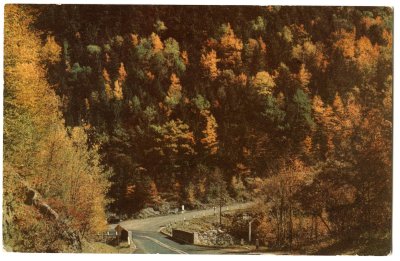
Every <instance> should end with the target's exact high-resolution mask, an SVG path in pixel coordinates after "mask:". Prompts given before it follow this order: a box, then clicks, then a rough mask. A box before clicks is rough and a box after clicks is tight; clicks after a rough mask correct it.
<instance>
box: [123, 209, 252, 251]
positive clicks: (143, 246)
mask: <svg viewBox="0 0 400 261" xmlns="http://www.w3.org/2000/svg"><path fill="white" fill-rule="evenodd" d="M253 204H254V203H241V204H235V205H231V206H228V207H223V208H222V211H226V210H227V209H229V210H237V209H245V208H248V207H250V206H252V205H253ZM217 213H218V211H217ZM213 214H214V210H213V209H206V210H197V211H187V212H185V213H180V214H176V215H168V216H158V217H152V218H146V219H132V220H126V221H123V222H121V223H120V225H121V226H123V227H124V228H125V229H128V230H130V231H132V237H133V241H134V243H135V245H136V247H137V250H136V251H135V253H137V254H224V253H230V252H231V251H232V250H229V249H217V248H211V247H200V246H193V245H188V244H181V243H177V242H175V241H173V240H171V239H170V238H169V237H168V236H165V235H163V234H161V233H159V230H160V228H162V227H163V226H165V225H166V224H168V223H172V222H175V221H181V220H184V219H185V220H190V219H192V218H195V217H200V216H210V215H213Z"/></svg>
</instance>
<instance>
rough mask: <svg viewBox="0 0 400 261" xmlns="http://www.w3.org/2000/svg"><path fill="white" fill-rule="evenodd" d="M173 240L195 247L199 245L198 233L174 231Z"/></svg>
mask: <svg viewBox="0 0 400 261" xmlns="http://www.w3.org/2000/svg"><path fill="white" fill-rule="evenodd" d="M172 238H174V239H176V240H178V241H182V242H185V243H188V244H193V245H197V244H198V243H199V239H198V234H197V232H187V231H183V230H179V229H172Z"/></svg>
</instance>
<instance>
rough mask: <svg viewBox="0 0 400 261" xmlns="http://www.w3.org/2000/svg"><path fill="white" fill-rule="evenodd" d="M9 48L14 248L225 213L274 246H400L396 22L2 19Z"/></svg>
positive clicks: (357, 18)
mask: <svg viewBox="0 0 400 261" xmlns="http://www.w3.org/2000/svg"><path fill="white" fill-rule="evenodd" d="M4 45H5V49H4V77H5V86H4V131H3V133H4V157H3V162H4V169H3V171H4V201H3V211H4V212H3V213H4V214H3V217H4V218H3V220H4V221H3V230H4V235H3V236H4V242H5V244H6V245H9V246H11V247H12V249H13V250H14V251H18V250H24V251H42V252H48V251H68V250H66V249H69V248H71V247H75V248H73V249H75V250H76V251H79V243H77V242H78V241H79V240H80V239H82V238H86V237H90V235H93V234H95V233H97V232H98V231H101V230H102V229H104V228H105V225H106V213H114V214H116V215H118V216H120V217H124V218H130V217H133V216H134V215H135V213H137V212H138V211H140V210H142V209H144V208H148V207H152V208H155V209H157V208H161V207H162V206H163V205H165V204H167V203H168V204H169V205H170V206H172V207H177V206H180V205H181V204H184V205H185V206H186V207H187V208H189V209H194V208H201V207H203V206H204V205H205V204H215V203H216V202H219V201H221V200H223V201H224V202H233V201H255V200H257V201H259V202H262V205H263V206H264V208H263V209H262V210H260V213H259V215H260V219H259V221H257V222H258V223H257V224H255V226H256V229H257V231H258V232H257V233H258V235H259V238H261V239H262V240H264V241H265V242H269V244H275V245H280V246H287V245H292V243H293V244H294V242H298V243H299V242H303V241H304V239H305V238H311V239H312V238H315V237H318V235H328V236H332V237H346V238H353V239H354V238H356V239H367V240H371V239H374V238H380V239H382V238H386V239H387V238H389V239H391V224H392V218H391V217H392V119H393V112H392V108H393V104H392V92H393V86H392V84H393V55H392V53H393V49H392V48H393V10H392V9H390V8H385V7H300V6H297V7H296V6H268V7H267V6H264V7H263V6H201V7H200V6H116V5H114V6H112V5H94V6H92V5H91V6H88V5H31V6H30V5H6V7H5V43H4ZM32 193H33V194H32ZM30 194H31V195H40V200H37V199H36V198H35V200H33V199H32V197H31V202H29V200H28V201H27V198H28V199H29V197H26V195H30ZM43 204H44V205H46V206H47V207H49V208H51V210H52V211H54V213H55V214H49V213H52V212H51V211H50V212H49V210H46V211H43V210H41V209H43V206H42V205H43ZM55 215H57V218H55ZM310 229H311V232H310ZM307 233H308V234H307ZM309 233H311V235H309ZM56 234H57V236H56ZM59 234H60V235H59ZM33 239H34V240H36V244H34V245H32V243H31V242H32V240H33ZM37 240H38V241H37ZM296 240H297V241H296ZM38 242H40V243H38ZM49 242H51V244H50V243H49ZM388 248H389V249H390V246H388ZM389 251H390V250H389Z"/></svg>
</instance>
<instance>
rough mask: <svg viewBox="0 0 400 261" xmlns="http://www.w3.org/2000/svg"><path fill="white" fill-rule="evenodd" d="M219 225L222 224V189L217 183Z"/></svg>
mask: <svg viewBox="0 0 400 261" xmlns="http://www.w3.org/2000/svg"><path fill="white" fill-rule="evenodd" d="M219 225H220V226H222V189H221V184H219Z"/></svg>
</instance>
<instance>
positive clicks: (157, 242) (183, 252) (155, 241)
mask: <svg viewBox="0 0 400 261" xmlns="http://www.w3.org/2000/svg"><path fill="white" fill-rule="evenodd" d="M140 237H144V238H147V239H149V240H151V241H153V242H154V243H156V244H158V245H160V246H162V247H165V248H167V249H169V250H172V251H174V252H176V253H179V254H187V253H186V252H185V251H182V250H180V249H177V248H175V247H172V246H169V245H167V244H165V243H163V242H161V241H159V240H157V239H155V238H152V237H148V236H140Z"/></svg>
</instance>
